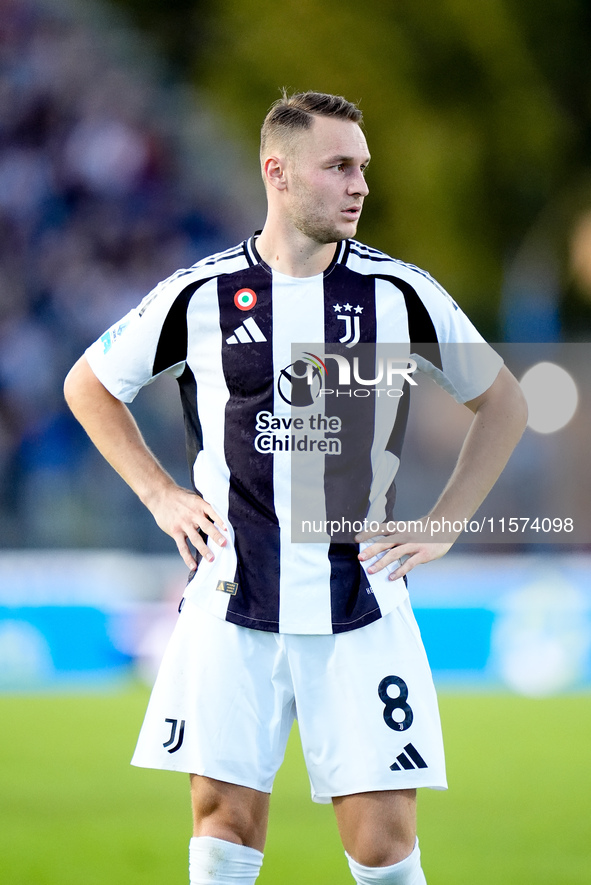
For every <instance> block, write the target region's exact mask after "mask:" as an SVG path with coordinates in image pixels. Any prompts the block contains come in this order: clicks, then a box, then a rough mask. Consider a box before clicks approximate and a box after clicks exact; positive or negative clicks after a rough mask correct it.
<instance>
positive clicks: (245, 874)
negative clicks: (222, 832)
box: [189, 836, 263, 885]
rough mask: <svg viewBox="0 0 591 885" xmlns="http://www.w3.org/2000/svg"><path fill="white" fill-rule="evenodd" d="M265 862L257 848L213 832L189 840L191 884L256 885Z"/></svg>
mask: <svg viewBox="0 0 591 885" xmlns="http://www.w3.org/2000/svg"><path fill="white" fill-rule="evenodd" d="M262 863H263V855H262V853H261V852H260V851H257V850H256V848H249V847H248V846H247V845H237V844H236V843H234V842H226V841H224V840H223V839H215V838H214V837H213V836H193V838H192V839H191V841H190V842H189V882H190V885H254V883H255V881H256V878H257V876H258V874H259V871H260V869H261V864H262Z"/></svg>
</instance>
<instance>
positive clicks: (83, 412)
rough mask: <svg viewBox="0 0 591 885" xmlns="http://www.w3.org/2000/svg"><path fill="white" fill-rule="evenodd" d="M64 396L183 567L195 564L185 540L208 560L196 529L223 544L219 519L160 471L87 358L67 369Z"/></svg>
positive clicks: (125, 410) (127, 413)
mask: <svg viewBox="0 0 591 885" xmlns="http://www.w3.org/2000/svg"><path fill="white" fill-rule="evenodd" d="M64 395H65V398H66V402H67V403H68V406H69V407H70V409H71V410H72V413H73V414H74V416H75V417H76V418H77V419H78V421H79V422H80V424H81V425H82V426H83V427H84V429H85V431H86V432H87V434H88V436H89V437H90V439H91V440H92V442H93V443H94V445H95V446H96V447H97V449H98V450H99V452H100V453H101V455H103V457H104V458H105V459H106V460H107V461H108V462H109V464H111V466H112V467H113V468H114V469H115V470H116V471H117V473H118V474H119V475H120V476H121V477H122V479H124V480H125V482H126V483H127V484H128V486H130V488H131V489H133V491H134V492H135V493H136V495H137V496H138V497H139V499H140V500H141V501H142V503H143V504H145V506H146V507H147V508H148V510H149V511H150V512H151V514H152V516H153V517H154V519H155V520H156V523H157V524H158V526H159V527H160V528H161V529H162V530H163V531H164V532H166V534H168V535H170V536H171V538H173V539H174V541H175V543H176V545H177V547H178V550H179V553H180V555H181V556H182V558H183V560H184V562H185V563H186V565H187V566H188V568H190V569H194V568H195V567H196V562H195V559H194V557H193V554H192V552H191V549H190V547H189V543H191V544H192V545H193V547H195V549H196V550H197V551H198V552H199V553H200V554H201V555H202V556H204V557H205V558H206V559H208V560H209V561H211V560H212V559H213V554H212V552H211V550H210V548H209V547H208V546H207V544H206V543H205V541H204V540H203V537H202V536H201V534H200V530H202V531H203V532H204V533H205V534H206V535H208V536H209V538H210V539H211V540H212V541H214V542H215V543H216V544H218V546H220V547H224V546H225V544H226V538H225V537H224V535H223V534H222V531H225V525H224V523H223V520H222V519H221V518H220V517H219V516H218V514H217V513H216V512H215V511H214V510H213V508H212V507H211V506H210V505H209V504H207V503H206V502H205V501H204V500H203V499H202V498H201V497H199V495H196V494H195V493H194V492H190V491H188V490H187V489H183V488H181V487H180V486H179V485H177V483H176V482H175V481H174V479H173V478H172V477H171V476H170V475H169V474H168V473H167V472H166V470H164V468H163V467H162V465H161V464H160V463H159V461H158V460H157V459H156V457H155V456H154V454H153V453H152V452H151V451H150V449H149V448H148V446H147V445H146V443H145V440H144V438H143V436H142V434H141V432H140V430H139V428H138V426H137V424H136V422H135V419H134V417H133V415H132V414H131V412H130V411H129V409H128V408H127V406H126V405H125V403H123V402H121V401H120V400H118V399H117V398H116V397H114V396H113V395H112V394H111V393H110V392H109V391H108V390H107V389H106V387H104V385H103V384H101V382H100V381H99V380H98V378H97V377H96V375H95V374H94V372H93V371H92V369H91V368H90V366H89V364H88V361H87V359H86V357H84V356H82V357H81V358H80V359H79V360H78V362H77V363H76V364H75V365H74V366H73V368H72V369H71V370H70V372H69V373H68V376H67V378H66V380H65V383H64ZM214 523H215V525H214Z"/></svg>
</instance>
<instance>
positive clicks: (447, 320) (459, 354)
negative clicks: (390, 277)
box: [413, 277, 503, 403]
mask: <svg viewBox="0 0 591 885" xmlns="http://www.w3.org/2000/svg"><path fill="white" fill-rule="evenodd" d="M419 292H420V297H421V300H422V301H423V303H424V305H425V307H426V308H427V311H428V313H429V315H430V317H431V320H432V322H433V326H434V328H435V333H436V337H437V343H438V346H437V348H433V349H432V350H429V349H427V351H426V355H425V354H421V353H417V354H414V355H413V356H414V359H416V361H417V367H418V369H419V370H420V371H422V372H424V373H425V374H427V375H429V376H430V377H431V378H432V379H433V380H434V381H435V382H436V383H437V384H439V386H440V387H442V388H444V390H446V391H447V392H448V393H449V394H451V396H453V398H454V399H455V400H456V401H457V402H459V403H465V402H467V401H469V400H471V399H474V398H475V397H477V396H480V394H482V393H484V392H485V390H488V388H489V387H490V386H491V384H492V383H493V381H494V380H495V378H496V377H497V375H498V374H499V372H500V370H501V367H502V366H503V359H502V357H501V356H500V355H499V354H498V353H497V352H496V351H495V350H494V349H493V348H492V347H491V346H490V344H488V343H487V342H486V341H485V339H484V338H483V337H482V335H481V334H480V332H478V330H477V329H476V327H475V326H474V324H473V323H472V322H471V320H469V319H468V317H467V316H466V314H465V313H464V312H463V310H462V309H461V308H460V307H459V306H458V305H457V304H456V302H455V301H454V300H453V299H452V297H451V296H450V295H449V294H448V293H447V292H446V291H445V289H442V288H441V286H439V284H438V283H437V282H435V280H433V279H432V278H430V277H427V278H426V279H425V280H424V282H423V284H422V285H421V286H420V288H419Z"/></svg>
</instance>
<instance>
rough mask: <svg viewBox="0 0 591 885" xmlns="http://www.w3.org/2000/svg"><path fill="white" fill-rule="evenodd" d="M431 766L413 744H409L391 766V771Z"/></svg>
mask: <svg viewBox="0 0 591 885" xmlns="http://www.w3.org/2000/svg"><path fill="white" fill-rule="evenodd" d="M428 767H429V766H428V765H427V763H426V762H425V760H424V759H423V757H422V756H421V754H420V753H419V752H418V750H415V748H414V747H413V745H412V744H407V745H406V747H405V748H404V752H402V753H400V755H399V756H397V757H396V762H393V763H392V765H391V766H390V770H391V771H401V770H402V769H404V770H405V771H411V770H412V769H413V768H428Z"/></svg>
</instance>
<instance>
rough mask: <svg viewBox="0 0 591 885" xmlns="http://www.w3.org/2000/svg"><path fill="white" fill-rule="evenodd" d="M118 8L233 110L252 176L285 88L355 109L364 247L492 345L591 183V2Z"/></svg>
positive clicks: (152, 2) (233, 130) (175, 0)
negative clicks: (545, 217) (438, 295)
mask: <svg viewBox="0 0 591 885" xmlns="http://www.w3.org/2000/svg"><path fill="white" fill-rule="evenodd" d="M118 2H119V4H120V5H124V6H127V7H128V8H130V9H131V11H132V12H133V13H134V14H135V16H136V20H137V21H138V23H139V24H140V25H142V26H143V27H147V28H150V29H151V30H152V33H153V35H155V36H156V37H157V38H158V39H160V41H161V45H162V47H163V48H164V50H165V51H166V52H167V54H168V55H169V57H170V58H171V59H172V60H173V61H174V63H175V65H176V67H177V69H179V70H182V71H183V72H184V73H185V74H188V75H189V76H190V77H191V78H192V80H193V82H195V83H196V84H197V85H198V86H199V87H200V89H201V91H202V92H203V93H204V95H205V97H206V98H207V99H208V100H209V101H211V104H212V106H213V107H215V108H216V109H217V110H218V111H221V112H222V114H223V115H224V117H225V119H226V122H227V127H228V133H229V134H230V135H233V136H235V137H237V138H239V139H240V140H241V141H242V143H243V144H244V146H245V148H246V150H247V151H250V152H251V154H252V164H253V169H255V170H256V164H257V144H258V133H259V127H260V122H261V120H262V118H263V116H264V114H265V112H266V110H267V109H268V107H269V105H270V104H271V103H272V102H273V101H274V100H275V98H277V97H278V95H279V89H280V88H281V87H284V86H285V87H287V88H288V89H289V90H290V91H291V90H294V91H299V90H304V89H317V90H321V91H327V92H336V93H340V94H343V95H345V96H346V97H347V98H349V99H351V100H353V101H358V102H359V103H360V106H361V108H362V110H363V112H364V116H365V126H366V130H367V136H368V142H369V146H370V150H371V152H372V156H373V160H372V165H371V167H370V170H369V174H368V183H369V186H370V190H371V194H370V198H369V200H368V201H367V203H366V208H365V210H364V216H363V220H362V222H361V225H360V228H359V237H360V239H362V240H364V241H366V242H369V243H370V244H371V245H374V246H376V247H379V248H382V249H384V250H385V251H387V252H389V253H391V254H394V255H395V256H397V257H400V258H402V259H403V260H405V261H409V262H412V263H415V264H418V265H420V266H422V267H426V268H427V269H428V270H429V271H430V272H431V273H433V274H434V276H436V277H437V278H438V279H439V280H440V281H441V283H442V284H443V285H445V286H446V287H447V288H448V289H450V290H451V291H452V292H453V294H454V295H455V296H457V297H458V298H459V299H460V301H461V302H462V304H463V305H464V306H465V307H466V308H467V310H468V312H469V313H470V315H471V316H472V317H473V318H474V319H475V320H476V322H477V323H478V324H479V325H480V327H481V328H482V330H483V331H485V332H486V333H487V334H489V335H493V336H494V334H495V326H494V322H495V317H496V315H497V308H498V302H499V293H500V289H501V285H502V279H503V274H504V269H505V267H506V265H507V263H508V262H510V261H511V259H512V256H513V254H514V253H515V251H516V250H517V249H518V247H519V245H520V243H521V242H522V240H523V239H524V237H525V236H526V234H527V232H528V230H530V228H532V226H534V225H535V223H536V219H537V218H538V217H539V216H540V214H541V213H543V212H544V210H545V209H546V207H548V206H552V204H553V202H556V201H558V202H560V200H561V199H562V197H561V195H562V194H566V193H573V192H577V190H578V189H579V185H578V182H584V181H586V178H585V176H586V169H588V167H589V165H590V159H589V150H590V148H591V52H590V51H589V46H590V45H591V4H589V2H588V0H544V2H543V3H539V2H535V0H479V2H474V0H435V2H433V0H365V2H364V3H362V4H360V3H358V2H353V0H339V2H335V0H298V2H297V3H295V2H294V3H288V4H286V5H281V4H277V3H276V2H275V0H258V2H257V3H256V4H253V3H251V2H247V0H217V2H216V3H215V4H214V3H213V2H211V0H201V2H196V0H193V2H191V0H118ZM581 187H583V185H582V184H581ZM585 187H586V185H585ZM579 196H580V194H579ZM589 202H591V195H590V197H589ZM546 211H547V210H546ZM567 215H568V213H567Z"/></svg>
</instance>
